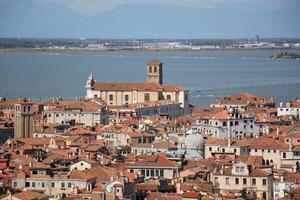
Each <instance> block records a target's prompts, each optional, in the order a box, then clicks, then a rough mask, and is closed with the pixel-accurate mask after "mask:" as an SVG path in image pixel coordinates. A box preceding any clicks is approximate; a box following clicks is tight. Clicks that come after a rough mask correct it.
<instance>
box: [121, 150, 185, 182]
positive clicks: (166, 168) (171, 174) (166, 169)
mask: <svg viewBox="0 0 300 200" xmlns="http://www.w3.org/2000/svg"><path fill="white" fill-rule="evenodd" d="M127 170H128V171H129V172H131V173H138V174H140V175H143V176H145V178H149V177H152V178H159V177H160V178H166V179H173V178H176V177H177V176H178V174H179V170H180V165H178V164H177V163H175V162H173V161H169V160H168V159H167V158H166V157H165V156H164V155H161V154H158V155H142V156H140V157H139V159H138V160H137V161H136V162H135V163H132V164H129V165H128V166H127Z"/></svg>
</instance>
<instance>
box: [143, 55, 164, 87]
mask: <svg viewBox="0 0 300 200" xmlns="http://www.w3.org/2000/svg"><path fill="white" fill-rule="evenodd" d="M146 76H147V83H158V84H161V85H162V84H163V62H161V61H160V60H149V61H148V62H147V73H146Z"/></svg>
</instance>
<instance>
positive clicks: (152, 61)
mask: <svg viewBox="0 0 300 200" xmlns="http://www.w3.org/2000/svg"><path fill="white" fill-rule="evenodd" d="M162 63H163V62H162V61H160V60H156V59H152V60H149V61H148V62H147V65H159V64H162Z"/></svg>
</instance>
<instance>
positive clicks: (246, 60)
mask: <svg viewBox="0 0 300 200" xmlns="http://www.w3.org/2000/svg"><path fill="white" fill-rule="evenodd" d="M284 51H285V50H284ZM280 52H281V50H239V51H238V50H226V51H222V50H220V51H113V52H101V51H93V52H87V51H81V52H79V51H78V52H77V51H73V52H37V51H30V52H0V69H1V71H0V96H2V97H6V98H17V97H21V96H22V97H30V98H32V99H34V100H36V101H40V100H47V99H49V98H52V97H63V98H75V97H83V96H85V83H86V80H87V77H88V75H89V73H90V72H93V73H94V74H95V76H96V80H97V81H115V82H144V81H145V80H146V77H145V73H146V62H147V60H149V59H160V60H162V61H163V62H164V68H163V73H164V83H165V84H177V85H181V86H183V87H185V88H187V89H189V90H190V91H191V95H190V99H191V102H192V103H196V104H200V105H205V104H209V103H211V102H212V101H213V100H215V99H216V98H222V97H224V96H227V95H232V94H234V93H236V92H240V91H249V92H252V93H255V94H257V95H261V96H274V98H275V100H276V101H277V103H279V102H280V101H284V102H286V101H290V100H292V99H295V98H297V97H300V60H297V59H294V60H293V59H277V60H274V59H270V56H271V55H272V54H276V53H280ZM288 52H294V53H298V54H300V50H288Z"/></svg>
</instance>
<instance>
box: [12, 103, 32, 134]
mask: <svg viewBox="0 0 300 200" xmlns="http://www.w3.org/2000/svg"><path fill="white" fill-rule="evenodd" d="M32 105H33V104H32V103H30V102H23V103H18V104H15V125H14V126H15V138H27V137H32V131H33V114H34V113H33V111H32Z"/></svg>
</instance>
